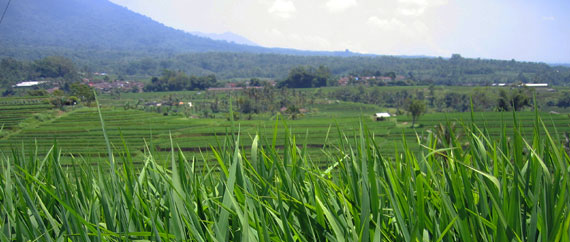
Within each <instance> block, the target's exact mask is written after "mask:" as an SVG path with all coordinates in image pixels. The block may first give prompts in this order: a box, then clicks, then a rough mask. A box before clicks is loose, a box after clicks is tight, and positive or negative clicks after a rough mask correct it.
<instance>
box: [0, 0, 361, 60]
mask: <svg viewBox="0 0 570 242" xmlns="http://www.w3.org/2000/svg"><path fill="white" fill-rule="evenodd" d="M7 2H8V0H0V6H2V7H3V6H6V3H7ZM196 34H198V35H201V36H198V35H196ZM216 39H218V40H216ZM196 52H248V53H277V54H291V55H312V56H314V55H326V56H355V55H360V54H358V53H353V52H348V51H339V52H326V51H303V50H294V49H285V48H264V47H260V46H257V45H256V44H255V43H253V42H251V41H249V40H247V39H245V38H243V37H241V36H239V35H236V34H232V33H223V34H202V33H195V34H191V33H187V32H184V31H182V30H177V29H174V28H171V27H168V26H165V25H163V24H161V23H159V22H156V21H154V20H152V19H151V18H149V17H146V16H144V15H141V14H138V13H135V12H133V11H131V10H129V9H127V8H125V7H122V6H119V5H116V4H114V3H112V2H110V1H108V0H17V1H12V2H11V4H10V7H9V8H8V11H7V13H6V16H5V18H4V21H3V22H2V24H1V25H0V57H6V56H8V57H16V58H24V59H37V58H40V57H43V56H48V55H63V56H67V57H70V58H73V59H76V60H77V59H82V58H83V59H84V58H89V59H95V60H98V61H105V59H108V58H109V57H110V56H112V57H113V58H122V59H125V58H127V59H128V58H139V57H149V56H157V55H161V56H164V55H177V54H184V53H196Z"/></svg>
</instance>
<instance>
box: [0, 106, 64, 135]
mask: <svg viewBox="0 0 570 242" xmlns="http://www.w3.org/2000/svg"><path fill="white" fill-rule="evenodd" d="M52 109H53V105H52V104H50V103H49V100H48V98H46V97H37V98H30V97H11V98H1V99H0V127H2V126H3V127H4V128H3V129H4V130H7V131H10V130H12V129H15V128H17V127H18V124H19V123H20V122H21V121H22V120H24V119H27V118H30V117H32V115H34V114H37V113H42V112H46V111H50V110H52ZM0 137H2V136H1V135H0Z"/></svg>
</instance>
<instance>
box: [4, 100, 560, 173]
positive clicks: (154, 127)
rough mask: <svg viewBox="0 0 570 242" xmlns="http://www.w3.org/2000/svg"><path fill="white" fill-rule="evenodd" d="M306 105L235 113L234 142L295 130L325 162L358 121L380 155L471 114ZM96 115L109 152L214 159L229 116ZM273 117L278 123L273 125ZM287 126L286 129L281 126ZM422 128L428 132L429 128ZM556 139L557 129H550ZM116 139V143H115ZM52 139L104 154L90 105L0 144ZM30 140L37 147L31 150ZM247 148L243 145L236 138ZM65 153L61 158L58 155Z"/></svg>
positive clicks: (498, 117)
mask: <svg viewBox="0 0 570 242" xmlns="http://www.w3.org/2000/svg"><path fill="white" fill-rule="evenodd" d="M311 108H312V110H316V111H313V112H309V113H306V114H305V115H304V116H303V117H302V118H300V119H298V120H283V119H286V117H283V116H279V115H276V116H273V117H269V116H266V119H254V120H237V121H235V123H234V124H233V125H234V126H235V127H234V130H236V131H239V133H240V138H241V143H242V144H249V143H251V142H252V137H254V136H255V135H256V134H258V135H261V136H262V137H266V138H270V139H271V140H269V142H270V143H272V142H273V139H274V138H275V144H276V147H277V149H280V148H281V147H282V146H283V142H284V139H283V137H284V136H285V133H286V132H287V133H289V134H292V135H294V136H296V137H297V139H298V142H299V143H301V142H303V143H306V144H307V146H308V147H309V148H310V149H309V154H310V155H311V157H312V158H313V159H315V160H316V161H317V162H321V163H323V164H327V163H328V161H327V157H325V156H324V155H323V151H326V150H329V151H330V150H334V149H337V148H338V145H339V132H338V130H339V129H340V130H342V131H343V136H344V138H346V140H347V142H349V143H354V137H355V136H356V134H357V133H358V130H359V127H360V122H361V121H362V124H363V125H364V126H365V127H366V128H367V129H369V130H370V133H371V134H372V135H373V137H374V140H375V141H376V143H377V144H378V145H379V147H381V149H380V150H381V152H382V153H383V154H384V155H388V156H394V155H395V154H396V151H395V150H397V149H402V147H403V146H402V145H403V143H402V140H403V139H402V138H403V137H405V138H406V139H405V140H406V141H407V143H408V145H409V148H410V149H411V150H418V146H417V144H416V142H415V141H416V140H417V138H418V137H420V138H424V137H426V135H428V134H429V133H428V130H431V131H434V128H435V127H436V126H438V125H439V124H442V123H443V124H445V123H448V122H449V123H450V124H452V123H455V126H456V127H457V128H456V132H458V135H461V132H462V131H461V130H462V127H461V126H462V125H469V124H470V122H471V114H470V113H428V114H426V115H424V116H422V117H421V118H420V120H419V126H418V127H416V128H411V127H410V123H411V117H410V116H409V115H402V116H397V117H394V118H391V119H389V120H386V121H380V122H378V121H374V120H373V119H372V117H371V114H373V113H374V112H376V111H378V110H381V109H379V108H378V107H376V106H374V105H366V104H357V103H346V102H332V103H330V104H315V105H313V106H312V107H311ZM102 115H103V118H104V120H105V123H106V126H107V133H108V135H109V137H110V140H111V143H112V144H113V146H114V147H115V150H116V152H117V154H118V153H119V152H120V151H121V150H122V149H123V148H124V144H126V145H127V146H128V147H129V151H130V153H131V154H132V155H133V156H142V155H143V153H144V152H145V150H146V149H150V150H154V151H157V153H156V154H157V155H161V154H164V155H166V154H168V152H169V150H170V147H171V146H170V137H172V140H173V142H174V144H175V147H177V148H180V150H182V151H183V152H184V154H185V155H186V156H187V157H201V156H204V158H205V160H209V161H212V162H213V161H214V156H213V155H212V153H211V152H210V148H211V147H210V146H212V145H213V146H215V145H216V144H218V143H219V142H221V138H220V137H224V136H225V135H226V134H228V132H230V131H229V130H231V129H232V122H231V121H228V120H227V119H222V118H217V119H195V118H185V117H182V116H164V115H162V114H158V113H153V112H144V111H139V110H124V109H122V108H119V107H116V108H112V107H111V108H103V109H102ZM516 115H517V118H518V120H519V122H520V124H521V127H522V129H521V132H522V133H523V135H525V134H530V133H531V132H532V124H533V122H534V120H535V115H534V112H530V111H529V112H518V113H516ZM540 116H541V117H542V118H543V119H544V120H545V125H546V127H547V128H548V129H549V130H551V131H553V132H554V131H556V132H555V133H558V134H564V133H565V132H569V131H570V122H569V117H568V115H566V114H549V113H540ZM473 117H474V120H475V123H476V124H477V125H479V126H480V127H481V128H483V129H484V130H485V131H486V132H487V133H488V134H490V135H492V136H495V137H498V136H499V135H500V133H501V132H502V129H503V128H506V132H507V133H511V132H512V130H513V129H512V123H513V122H512V118H513V114H512V113H510V112H505V113H500V112H475V113H474V116H473ZM276 125H277V127H278V129H277V130H278V131H277V132H276V133H274V130H275V129H274V128H275V126H276ZM285 127H287V129H285ZM431 131H430V132H431ZM557 138H558V139H562V138H563V137H562V136H560V137H557ZM123 141H124V144H123ZM54 144H57V147H58V148H60V149H62V150H63V153H62V155H63V156H64V157H71V156H75V157H83V158H84V159H85V160H87V161H88V162H90V163H96V162H99V161H101V160H104V159H105V158H106V148H105V142H104V139H103V134H102V132H101V123H100V120H99V116H98V113H97V110H96V109H95V108H79V109H76V110H73V111H70V112H67V113H65V114H64V115H61V116H58V117H57V118H55V119H53V120H48V121H46V122H42V123H40V124H38V125H36V126H34V127H29V128H25V127H24V128H22V129H21V130H19V131H17V132H15V133H13V134H11V135H9V136H8V137H5V138H3V139H1V140H0V148H1V150H2V151H3V152H4V153H6V154H7V153H9V152H10V150H12V149H15V148H17V149H20V148H22V147H24V148H25V150H26V151H27V152H32V153H33V152H39V153H40V154H42V153H45V152H47V151H48V150H49V149H50V148H51V147H52V146H53V145H54ZM36 147H37V151H36ZM243 148H244V149H246V150H247V149H249V148H250V147H249V146H248V145H245V146H243ZM63 160H64V161H69V159H63Z"/></svg>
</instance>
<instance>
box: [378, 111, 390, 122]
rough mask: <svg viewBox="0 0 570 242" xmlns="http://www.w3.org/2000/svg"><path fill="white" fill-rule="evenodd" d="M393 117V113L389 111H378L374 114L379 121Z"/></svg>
mask: <svg viewBox="0 0 570 242" xmlns="http://www.w3.org/2000/svg"><path fill="white" fill-rule="evenodd" d="M389 117H392V115H390V114H389V113H376V114H374V118H376V120H377V121H381V120H384V119H386V118H389Z"/></svg>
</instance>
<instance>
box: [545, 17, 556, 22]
mask: <svg viewBox="0 0 570 242" xmlns="http://www.w3.org/2000/svg"><path fill="white" fill-rule="evenodd" d="M542 20H546V21H554V20H556V18H554V16H542Z"/></svg>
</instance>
